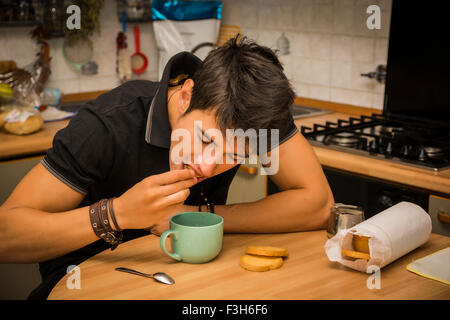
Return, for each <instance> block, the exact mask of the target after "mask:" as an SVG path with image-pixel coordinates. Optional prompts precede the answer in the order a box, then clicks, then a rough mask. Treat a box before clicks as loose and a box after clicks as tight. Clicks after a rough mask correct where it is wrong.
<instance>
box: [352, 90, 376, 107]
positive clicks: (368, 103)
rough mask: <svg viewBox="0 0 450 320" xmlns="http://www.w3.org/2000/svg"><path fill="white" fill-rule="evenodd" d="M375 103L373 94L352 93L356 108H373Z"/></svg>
mask: <svg viewBox="0 0 450 320" xmlns="http://www.w3.org/2000/svg"><path fill="white" fill-rule="evenodd" d="M372 101H373V93H370V92H364V91H355V90H353V91H352V103H351V104H353V105H356V106H361V107H366V108H371V107H372Z"/></svg>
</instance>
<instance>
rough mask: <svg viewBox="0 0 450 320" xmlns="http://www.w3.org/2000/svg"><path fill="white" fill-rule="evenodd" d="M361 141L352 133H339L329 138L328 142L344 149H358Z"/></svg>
mask: <svg viewBox="0 0 450 320" xmlns="http://www.w3.org/2000/svg"><path fill="white" fill-rule="evenodd" d="M360 141H361V139H360V138H359V137H357V136H356V135H354V134H353V133H350V132H339V133H336V134H334V135H332V136H329V138H328V139H327V142H329V143H332V144H336V145H338V146H342V147H350V148H356V147H357V146H358V144H359V143H360Z"/></svg>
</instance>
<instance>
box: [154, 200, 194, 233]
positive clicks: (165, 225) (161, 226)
mask: <svg viewBox="0 0 450 320" xmlns="http://www.w3.org/2000/svg"><path fill="white" fill-rule="evenodd" d="M172 207H173V211H172V212H171V213H170V214H168V215H167V216H165V217H164V218H162V219H161V220H160V221H158V222H157V223H156V224H155V225H154V226H153V227H152V228H151V229H150V232H151V233H153V234H154V235H157V236H161V234H162V233H163V232H164V231H165V230H167V229H169V228H170V218H172V217H173V216H174V215H176V214H178V213H181V212H192V211H197V210H198V208H197V207H195V206H187V205H184V204H180V205H176V206H172Z"/></svg>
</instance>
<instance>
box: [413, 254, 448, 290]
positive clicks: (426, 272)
mask: <svg viewBox="0 0 450 320" xmlns="http://www.w3.org/2000/svg"><path fill="white" fill-rule="evenodd" d="M406 269H407V270H408V271H411V272H414V273H416V274H418V275H421V276H422V277H425V278H429V279H433V280H436V281H440V282H443V283H445V284H450V247H448V248H446V249H443V250H439V251H437V252H435V253H432V254H430V255H428V256H426V257H424V258H421V259H418V260H416V261H414V262H411V263H410V264H408V265H407V266H406Z"/></svg>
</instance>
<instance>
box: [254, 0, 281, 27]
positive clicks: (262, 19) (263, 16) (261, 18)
mask: <svg viewBox="0 0 450 320" xmlns="http://www.w3.org/2000/svg"><path fill="white" fill-rule="evenodd" d="M276 9H277V7H276V6H273V5H271V6H269V5H265V6H259V7H258V8H257V10H258V27H259V28H260V29H275V28H276V27H277V21H276V19H275V16H276Z"/></svg>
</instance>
